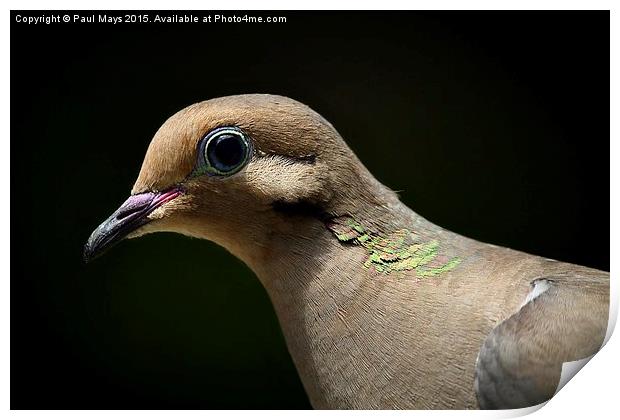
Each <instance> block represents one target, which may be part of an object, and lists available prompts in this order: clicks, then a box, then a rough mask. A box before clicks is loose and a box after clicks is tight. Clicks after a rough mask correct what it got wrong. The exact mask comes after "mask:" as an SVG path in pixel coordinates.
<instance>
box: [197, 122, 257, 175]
mask: <svg viewBox="0 0 620 420" xmlns="http://www.w3.org/2000/svg"><path fill="white" fill-rule="evenodd" d="M200 148H201V150H200V155H201V156H200V158H201V160H202V163H203V164H202V165H199V166H201V167H200V168H198V169H199V172H202V173H205V172H206V173H210V174H213V175H232V174H234V173H235V172H238V171H239V170H241V168H243V166H244V165H245V164H246V163H247V162H248V160H249V158H250V151H251V146H250V141H249V139H248V137H247V136H246V135H245V133H244V132H243V131H241V130H240V129H238V128H236V127H226V128H218V129H216V130H213V131H211V132H210V133H208V134H207V135H206V136H205V137H204V139H203V140H202V142H201V146H200Z"/></svg>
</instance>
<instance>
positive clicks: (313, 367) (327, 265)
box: [251, 205, 459, 407]
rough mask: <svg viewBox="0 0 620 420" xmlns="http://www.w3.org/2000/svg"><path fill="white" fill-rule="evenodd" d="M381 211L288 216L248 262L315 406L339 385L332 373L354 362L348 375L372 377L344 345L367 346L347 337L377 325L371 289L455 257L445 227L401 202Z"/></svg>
mask: <svg viewBox="0 0 620 420" xmlns="http://www.w3.org/2000/svg"><path fill="white" fill-rule="evenodd" d="M383 211H389V213H384V214H379V212H380V210H377V211H375V212H373V214H369V213H368V212H366V213H364V212H359V213H356V214H351V215H347V216H340V217H338V218H333V219H329V220H316V219H299V220H296V221H295V222H294V225H295V226H296V229H295V231H294V232H289V233H288V234H286V235H283V236H282V237H280V238H278V237H277V236H276V237H274V240H273V241H272V243H271V244H270V246H269V247H268V255H263V256H262V258H261V262H260V263H255V264H251V265H253V267H252V268H253V269H254V271H255V272H256V273H257V275H258V277H259V278H260V280H261V282H262V283H263V284H264V286H265V288H266V289H267V292H268V294H269V295H270V298H271V300H272V303H273V305H274V307H275V310H276V312H277V314H278V318H279V320H280V323H281V326H282V328H283V331H284V335H285V337H286V341H287V345H288V347H289V350H290V352H291V355H292V357H293V359H294V361H295V364H296V366H297V368H298V371H299V373H300V375H301V377H302V380H303V381H304V385H305V386H306V389H307V391H308V394H309V395H310V398H311V400H312V402H313V405H314V406H315V407H322V406H323V407H326V406H333V398H338V396H337V395H336V394H334V393H338V392H342V389H346V387H342V384H341V382H342V380H346V378H338V377H337V375H339V374H340V375H345V376H346V375H347V374H348V373H351V374H352V373H353V370H355V369H358V371H357V373H356V378H358V379H359V380H367V381H372V380H374V379H373V378H371V377H370V376H372V372H373V371H374V368H368V369H366V370H365V372H364V373H362V372H361V370H359V367H358V368H356V367H355V366H354V365H353V364H352V361H353V360H355V359H357V360H360V361H363V360H364V359H363V358H361V357H358V358H352V357H351V354H350V353H351V352H359V351H373V349H372V348H366V349H364V345H367V344H368V342H364V341H363V340H362V341H361V342H357V343H356V342H353V341H355V340H356V339H357V338H359V337H363V335H364V329H365V328H377V326H378V325H380V324H377V322H376V320H377V316H379V315H380V314H381V313H382V311H383V310H385V308H381V304H380V303H378V302H380V300H378V296H380V295H383V297H386V296H389V295H390V294H392V292H390V291H388V290H387V289H386V288H385V285H386V284H388V283H389V285H390V287H394V286H396V287H397V288H398V287H399V284H398V283H403V284H404V283H407V282H406V281H405V282H399V281H397V280H396V279H397V278H398V277H399V276H401V275H402V276H414V277H415V276H418V277H420V278H423V277H425V276H435V275H441V274H442V273H443V272H444V271H450V270H452V269H454V268H455V267H456V266H457V265H458V263H459V260H458V257H456V256H455V255H453V254H454V252H453V250H452V248H451V246H450V244H449V241H450V235H452V234H451V233H449V232H446V231H444V230H442V229H441V228H439V227H437V226H435V225H433V224H432V223H430V222H428V221H426V220H425V219H423V218H421V217H419V216H417V215H416V214H415V213H413V212H412V211H411V210H409V209H408V208H406V207H405V206H403V205H397V206H393V207H392V208H383ZM369 216H373V217H377V216H379V217H380V218H379V219H370V218H369ZM394 298H397V296H396V294H394ZM395 304H396V305H398V303H395ZM351 340H353V341H351ZM370 341H371V342H374V341H376V339H375V340H372V339H371V340H370ZM334 369H336V370H337V369H342V372H340V373H338V372H337V371H332V370H334ZM345 371H346V372H345ZM347 372H348V373H347ZM366 374H367V375H370V376H365V375H366ZM334 375H336V376H334ZM339 382H340V385H338V383H339ZM328 400H329V401H328Z"/></svg>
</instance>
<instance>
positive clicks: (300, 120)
mask: <svg viewBox="0 0 620 420" xmlns="http://www.w3.org/2000/svg"><path fill="white" fill-rule="evenodd" d="M394 199H395V196H394V194H393V193H391V191H389V190H387V189H386V188H384V187H382V186H381V185H380V184H379V183H378V182H377V181H376V180H375V179H374V178H373V177H372V175H370V173H369V172H368V171H367V170H366V169H365V168H364V166H363V165H362V164H361V163H360V162H359V160H358V159H357V157H356V156H355V155H354V154H353V152H352V151H351V150H350V149H349V148H348V147H347V145H346V144H345V142H344V141H343V140H342V138H341V137H340V135H339V134H338V132H337V131H336V130H335V129H334V128H333V127H332V125H331V124H330V123H329V122H327V121H326V120H325V119H324V118H322V117H321V116H320V115H319V114H317V113H316V112H314V111H313V110H311V109H310V108H308V107H307V106H305V105H303V104H301V103H299V102H296V101H294V100H292V99H289V98H286V97H281V96H273V95H239V96H229V97H223V98H217V99H212V100H209V101H205V102H200V103H197V104H194V105H191V106H189V107H187V108H185V109H183V110H181V111H179V112H178V113H176V114H175V115H173V116H172V117H170V118H169V119H168V120H167V121H166V122H165V123H164V124H163V125H162V127H161V128H160V129H159V130H158V131H157V133H156V134H155V136H154V138H153V140H152V141H151V144H150V145H149V148H148V150H147V152H146V156H145V158H144V162H143V163H142V168H141V170H140V174H139V176H138V179H137V181H136V183H135V185H134V186H133V189H132V191H131V196H130V197H129V198H128V199H127V200H126V201H125V202H124V203H123V204H122V205H121V206H120V208H119V209H118V210H116V211H115V212H114V213H113V214H112V215H111V216H110V217H109V218H108V219H107V220H105V221H104V222H103V223H102V224H101V225H100V226H99V227H97V229H95V231H94V232H93V233H92V235H91V236H90V238H89V239H88V242H87V244H86V246H85V250H84V257H85V259H86V260H89V259H92V258H94V257H96V256H98V255H99V254H101V253H102V252H103V251H105V250H107V249H108V248H110V247H111V246H112V245H114V244H116V243H117V242H119V241H121V240H122V239H123V238H125V237H135V236H140V235H143V234H146V233H150V232H157V231H172V232H178V233H182V234H185V235H189V236H193V237H198V238H205V239H209V240H212V241H214V242H217V243H219V244H220V245H222V246H224V247H226V248H227V249H229V250H230V251H231V252H232V253H233V254H235V255H237V256H239V257H241V258H242V259H244V260H245V261H246V262H250V261H251V260H252V259H256V258H262V257H264V254H263V251H264V250H265V249H268V248H269V242H270V241H271V240H272V238H275V237H279V238H280V239H282V238H285V239H286V238H289V239H292V238H291V237H292V236H295V234H299V235H308V234H309V232H308V231H305V232H304V231H303V229H302V228H301V227H300V223H304V222H306V221H317V220H319V221H320V220H321V219H322V218H325V217H328V216H330V215H331V216H335V215H341V214H348V213H353V212H355V208H357V207H359V206H360V205H367V206H382V205H385V203H386V202H390V201H393V200H394ZM315 225H317V226H318V225H319V224H318V223H315Z"/></svg>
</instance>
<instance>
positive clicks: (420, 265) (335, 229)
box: [327, 217, 461, 277]
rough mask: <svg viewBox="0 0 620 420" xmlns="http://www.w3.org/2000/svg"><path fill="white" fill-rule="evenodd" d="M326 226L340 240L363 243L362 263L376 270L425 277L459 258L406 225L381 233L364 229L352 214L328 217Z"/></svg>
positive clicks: (457, 261) (359, 244)
mask: <svg viewBox="0 0 620 420" xmlns="http://www.w3.org/2000/svg"><path fill="white" fill-rule="evenodd" d="M327 227H328V229H329V230H330V231H331V232H332V233H333V234H334V235H335V236H336V238H338V240H339V241H340V242H343V243H348V244H352V245H358V246H362V247H364V248H365V249H366V251H367V252H368V258H367V259H366V261H365V262H364V263H363V264H364V267H366V268H368V269H374V270H375V271H376V272H378V273H385V274H389V273H390V272H392V271H411V270H413V271H415V274H416V276H417V277H429V276H436V275H439V274H442V273H445V272H447V271H450V270H452V269H453V268H455V267H456V266H457V265H459V263H460V262H461V259H460V258H459V257H457V256H453V257H448V256H446V255H443V254H442V253H441V247H440V244H439V242H438V241H437V240H428V241H426V240H424V238H422V237H421V236H420V235H417V234H416V233H415V232H412V231H410V230H408V229H399V230H396V231H394V232H392V233H389V234H386V235H383V234H379V233H374V232H370V231H368V230H367V229H366V228H365V227H364V226H363V225H362V224H360V223H359V222H357V221H356V220H355V219H353V218H352V217H338V218H334V219H331V220H330V221H329V222H327Z"/></svg>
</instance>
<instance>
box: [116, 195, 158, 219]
mask: <svg viewBox="0 0 620 420" xmlns="http://www.w3.org/2000/svg"><path fill="white" fill-rule="evenodd" d="M154 198H155V194H153V193H144V194H138V195H132V196H131V197H129V198H128V199H127V200H126V201H125V202H124V203H123V204H122V205H121V207H120V208H119V209H118V212H117V213H116V217H115V218H116V219H117V220H120V219H124V218H126V217H128V216H131V215H133V214H136V213H138V212H141V211H142V210H144V209H146V208H148V207H149V206H150V205H151V203H152V202H153V199H154Z"/></svg>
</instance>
